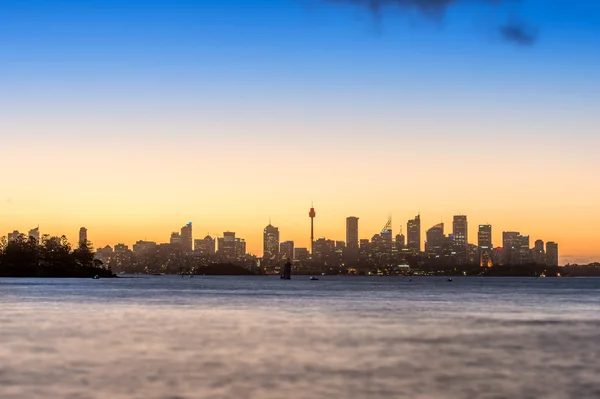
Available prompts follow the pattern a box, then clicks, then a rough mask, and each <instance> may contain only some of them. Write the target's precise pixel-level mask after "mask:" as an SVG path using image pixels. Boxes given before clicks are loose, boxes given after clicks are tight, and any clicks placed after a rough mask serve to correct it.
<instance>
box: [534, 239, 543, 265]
mask: <svg viewBox="0 0 600 399" xmlns="http://www.w3.org/2000/svg"><path fill="white" fill-rule="evenodd" d="M532 258H533V261H534V262H535V263H538V264H544V263H546V252H545V251H544V241H542V240H536V242H535V245H534V246H533V257H532Z"/></svg>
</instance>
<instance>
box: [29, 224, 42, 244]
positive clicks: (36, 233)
mask: <svg viewBox="0 0 600 399" xmlns="http://www.w3.org/2000/svg"><path fill="white" fill-rule="evenodd" d="M27 235H28V236H29V239H30V240H33V241H34V242H35V243H36V244H39V243H40V228H39V226H38V227H36V228H35V229H31V230H29V233H28V234H27Z"/></svg>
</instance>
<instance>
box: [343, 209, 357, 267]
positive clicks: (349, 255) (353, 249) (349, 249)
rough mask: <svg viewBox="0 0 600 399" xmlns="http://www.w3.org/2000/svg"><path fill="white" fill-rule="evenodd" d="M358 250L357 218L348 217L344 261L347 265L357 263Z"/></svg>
mask: <svg viewBox="0 0 600 399" xmlns="http://www.w3.org/2000/svg"><path fill="white" fill-rule="evenodd" d="M358 249H359V246H358V218H357V217H354V216H350V217H348V218H346V249H345V256H344V258H345V261H346V262H348V263H353V262H356V261H358Z"/></svg>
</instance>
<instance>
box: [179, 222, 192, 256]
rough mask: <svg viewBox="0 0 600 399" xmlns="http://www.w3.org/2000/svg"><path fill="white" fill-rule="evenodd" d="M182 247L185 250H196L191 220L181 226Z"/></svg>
mask: <svg viewBox="0 0 600 399" xmlns="http://www.w3.org/2000/svg"><path fill="white" fill-rule="evenodd" d="M181 249H183V251H184V252H192V251H193V250H194V238H193V234H192V222H189V223H188V224H186V225H185V226H183V227H182V228H181Z"/></svg>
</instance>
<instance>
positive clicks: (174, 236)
mask: <svg viewBox="0 0 600 399" xmlns="http://www.w3.org/2000/svg"><path fill="white" fill-rule="evenodd" d="M169 244H171V245H173V246H177V247H180V246H181V234H179V233H178V232H176V231H174V232H173V233H171V238H170V239H169Z"/></svg>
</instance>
